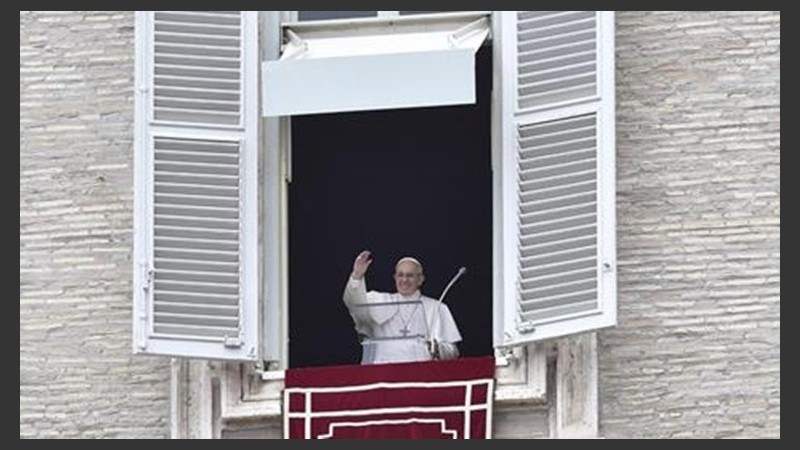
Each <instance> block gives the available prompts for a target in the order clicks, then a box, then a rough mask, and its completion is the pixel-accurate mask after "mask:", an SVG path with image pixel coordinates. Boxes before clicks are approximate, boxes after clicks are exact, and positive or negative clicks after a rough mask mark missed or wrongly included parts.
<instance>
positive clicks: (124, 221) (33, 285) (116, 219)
mask: <svg viewBox="0 0 800 450" xmlns="http://www.w3.org/2000/svg"><path fill="white" fill-rule="evenodd" d="M19 25H20V28H19V32H20V33H19V39H20V52H19V66H20V68H19V92H20V104H19V115H20V120H19V131H20V143H19V144H20V149H19V150H20V151H19V156H20V162H19V171H20V174H19V176H20V180H19V183H20V186H19V194H20V204H19V210H20V211H19V220H20V230H19V235H20V245H19V260H20V261H19V264H20V275H19V282H20V302H19V328H20V330H19V331H20V346H19V353H20V355H19V390H20V392H19V415H20V417H19V434H20V437H40V438H45V437H60V438H63V437H86V438H92V437H130V438H145V437H165V436H167V435H168V430H169V426H168V414H169V402H168V397H167V394H168V385H169V366H168V360H167V359H166V358H151V357H140V356H137V357H134V356H132V354H131V273H132V268H131V245H132V244H131V230H132V221H131V219H132V197H131V193H132V173H133V171H132V168H131V158H132V144H133V134H132V120H133V43H134V37H133V13H130V12H112V13H105V12H66V11H65V12H25V11H21V12H20V23H19Z"/></svg>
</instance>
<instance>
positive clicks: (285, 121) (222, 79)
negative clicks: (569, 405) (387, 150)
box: [134, 11, 616, 364]
mask: <svg viewBox="0 0 800 450" xmlns="http://www.w3.org/2000/svg"><path fill="white" fill-rule="evenodd" d="M464 14H466V13H455V14H454V15H455V16H457V17H459V15H460V17H463V15H464ZM442 16H447V14H430V15H419V16H413V15H409V16H405V17H403V16H400V17H399V18H395V19H393V20H392V23H401V22H402V23H406V24H408V26H410V27H411V28H413V27H414V25H413V24H415V23H416V24H419V23H423V22H421V21H424V20H427V19H426V17H432V18H438V17H442ZM491 17H492V18H491V22H492V24H491V28H492V48H493V50H492V58H493V63H492V64H493V85H494V87H493V89H494V92H495V95H494V96H493V100H492V104H491V117H492V124H491V160H490V168H491V173H492V175H491V176H492V193H491V195H492V214H491V220H492V250H491V252H492V265H491V267H492V272H493V278H492V296H491V297H492V303H493V309H494V311H493V319H492V320H493V327H492V328H493V345H494V346H495V347H502V346H513V345H518V344H523V343H526V342H531V341H536V340H541V339H547V338H552V337H556V336H561V335H565V334H570V333H577V332H581V331H586V330H593V329H597V328H600V327H605V326H611V325H614V324H615V323H616V292H615V285H616V276H615V270H616V260H615V243H614V91H613V82H614V80H613V75H614V71H613V53H614V51H613V48H614V47H613V45H614V42H613V13H609V12H598V11H512V12H494V13H492V16H491ZM401 19H402V20H401ZM269 20H273V19H269V18H268V19H267V21H269ZM379 21H380V17H377V18H375V19H357V20H356V21H354V22H353V23H356V22H359V23H370V24H371V25H370V26H369V27H367V28H370V27H373V28H374V27H376V26H378V25H377V24H378V23H379ZM273 22H274V20H273ZM336 22H339V23H341V21H332V22H331V23H333V24H334V25H331V26H333V27H334V28H335V27H337V26H341V25H336ZM257 23H258V14H257V13H253V12H241V13H236V12H235V13H214V12H143V13H138V14H137V26H136V31H137V53H136V69H137V72H136V83H137V90H136V132H135V137H136V143H135V148H136V152H135V167H136V169H135V192H136V195H135V205H134V208H135V214H136V216H135V237H134V242H135V245H134V350H135V351H136V352H141V353H155V354H171V355H181V356H192V357H204V358H222V359H233V360H259V359H268V360H278V361H280V363H281V364H286V362H287V360H286V355H285V348H286V347H285V346H286V339H287V337H288V335H289V333H288V332H287V330H286V320H287V314H286V305H285V299H286V298H287V292H286V289H287V280H288V278H287V274H286V271H285V269H286V268H287V267H290V266H291V263H290V261H291V258H292V255H291V254H289V252H288V251H287V249H286V246H287V242H286V238H285V235H283V234H282V232H285V230H286V228H285V227H286V214H287V212H286V210H285V206H286V205H285V203H282V202H281V198H283V197H284V196H286V195H287V191H286V186H285V185H284V184H283V181H284V179H286V178H287V177H288V178H291V177H292V174H291V172H289V171H288V170H286V171H282V169H281V168H283V169H290V168H291V164H288V163H287V162H288V161H286V160H285V158H286V157H288V156H289V155H290V153H289V152H288V151H287V150H288V149H289V148H290V145H289V138H290V136H291V126H290V120H289V118H288V117H283V118H280V119H277V118H272V117H267V118H260V112H259V109H261V111H266V110H267V108H266V107H265V105H258V104H257V103H256V101H257V99H258V98H259V96H258V89H259V86H258V84H259V80H258V75H257V74H258V64H260V63H261V61H260V58H259V54H267V59H270V60H274V59H277V57H278V54H279V48H278V42H277V39H276V38H277V36H278V34H277V33H275V34H270V32H267V34H266V35H265V38H264V40H263V41H262V44H263V45H264V48H260V46H259V42H258V40H257V36H258V33H257V29H258V26H257ZM308 23H309V24H310V23H311V22H310V21H309V22H308ZM320 23H323V24H324V22H320ZM266 28H267V29H270V27H269V26H267V27H266ZM276 29H277V28H276ZM298 29H302V27H300V28H298ZM359 29H360V30H363V28H359ZM306 30H308V28H307V29H306ZM325 30H327V31H325ZM329 31H330V27H328V26H327V25H323V27H322V28H320V29H319V32H321V33H323V34H324V33H326V32H329ZM312 35H313V33H311V34H306V38H307V39H313V37H310V36H312ZM298 36H300V35H299V34H298ZM317 36H319V34H317ZM412 53H414V52H412ZM417 53H418V52H417ZM323 64H324V62H323ZM265 80H266V79H265ZM327 112H330V113H333V112H334V111H333V110H329V111H327ZM386 113H387V114H391V112H390V111H387V112H386ZM363 114H367V115H369V114H376V113H363ZM300 122H302V120H300ZM300 126H304V125H303V124H300ZM305 126H308V124H306V125H305ZM259 155H260V156H259ZM259 158H261V159H259ZM282 161H283V165H281V164H282V163H281V162H282ZM259 163H262V164H261V165H259ZM259 169H260V172H259ZM294 175H297V176H299V174H294ZM281 230H283V231H281ZM289 251H290V249H289ZM347 252H348V253H352V256H354V252H355V249H347ZM352 256H350V257H352ZM328 269H329V268H327V267H326V268H323V269H322V270H328ZM336 270H340V271H341V272H342V274H343V276H346V274H347V272H348V268H347V267H345V268H336ZM374 276H380V274H379V273H377V272H376V273H375V274H374ZM387 276H388V275H387ZM332 301H338V298H337V299H333V300H332Z"/></svg>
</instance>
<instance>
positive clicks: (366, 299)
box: [343, 250, 461, 364]
mask: <svg viewBox="0 0 800 450" xmlns="http://www.w3.org/2000/svg"><path fill="white" fill-rule="evenodd" d="M370 264H372V257H371V255H370V252H369V251H367V250H365V251H362V252H361V253H359V254H358V256H357V257H356V259H355V262H353V272H352V273H351V274H350V279H349V280H348V282H347V285H346V286H345V289H344V296H343V297H344V303H345V305H347V308H348V310H349V311H350V315H351V316H352V317H353V321H354V322H355V328H356V332H358V334H359V336H360V337H361V339H362V355H361V364H379V363H395V362H410V361H429V360H432V359H455V358H458V356H459V353H458V347H457V345H456V343H457V342H459V341H461V334H460V333H459V331H458V327H457V326H456V322H455V320H454V319H453V315H452V314H451V313H450V308H448V307H447V305H445V304H444V303H442V302H440V301H438V300H435V299H433V298H430V297H426V296H424V295H422V294H421V293H420V290H419V288H420V286H422V283H423V282H424V281H425V275H424V274H423V270H422V264H420V262H419V261H417V260H416V259H415V258H411V257H405V258H401V259H400V260H399V261H398V262H397V264H396V265H395V272H394V281H395V286H396V288H397V292H396V293H386V292H376V291H367V285H366V281H365V280H364V275H365V274H366V272H367V269H369V266H370Z"/></svg>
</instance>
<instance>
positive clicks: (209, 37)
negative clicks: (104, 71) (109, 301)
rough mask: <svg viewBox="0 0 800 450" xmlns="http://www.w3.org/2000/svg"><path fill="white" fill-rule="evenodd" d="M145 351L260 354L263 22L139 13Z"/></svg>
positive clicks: (139, 259)
mask: <svg viewBox="0 0 800 450" xmlns="http://www.w3.org/2000/svg"><path fill="white" fill-rule="evenodd" d="M136 38H137V41H136V94H135V108H136V111H135V127H136V128H135V133H134V134H135V151H134V166H135V169H134V171H135V175H134V177H135V180H134V214H135V216H134V283H133V288H134V292H133V294H134V318H133V319H134V323H133V331H134V336H133V339H134V342H133V348H134V352H136V353H148V354H161V355H177V356H185V357H198V358H213V359H233V360H254V359H257V356H258V354H259V350H260V348H259V342H258V336H259V332H258V329H257V324H258V323H259V315H258V308H257V305H258V275H257V270H258V264H257V258H256V255H257V246H258V238H257V232H258V227H257V224H258V222H257V219H258V204H257V180H258V173H257V161H258V160H257V154H258V120H259V114H258V103H257V102H258V89H257V80H258V64H259V61H258V44H257V43H258V17H257V13H253V12H240V11H230V12H225V11H155V12H154V11H148V12H138V13H137V16H136Z"/></svg>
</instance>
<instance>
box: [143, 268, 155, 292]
mask: <svg viewBox="0 0 800 450" xmlns="http://www.w3.org/2000/svg"><path fill="white" fill-rule="evenodd" d="M153 273H154V270H153V269H152V268H149V269H144V271H143V273H142V278H143V280H142V281H143V283H142V287H143V289H144V290H145V291H148V292H149V291H150V290H151V289H152V288H153Z"/></svg>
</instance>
